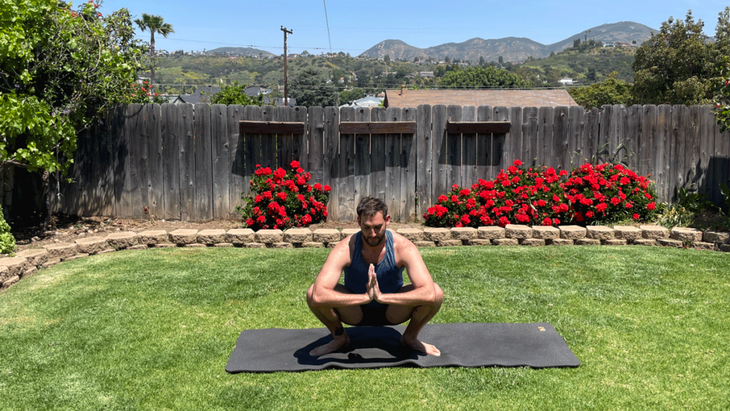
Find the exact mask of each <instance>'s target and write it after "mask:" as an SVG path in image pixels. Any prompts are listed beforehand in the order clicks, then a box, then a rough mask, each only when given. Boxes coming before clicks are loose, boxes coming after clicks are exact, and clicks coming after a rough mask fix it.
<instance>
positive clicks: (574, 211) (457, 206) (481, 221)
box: [423, 160, 656, 227]
mask: <svg viewBox="0 0 730 411" xmlns="http://www.w3.org/2000/svg"><path fill="white" fill-rule="evenodd" d="M521 166H522V162H521V161H520V160H515V162H514V163H513V165H512V166H510V167H509V168H507V171H506V172H505V171H504V170H501V171H500V173H499V174H498V175H497V178H496V179H495V180H493V181H485V180H482V179H480V180H479V181H478V182H477V183H476V184H474V185H473V186H472V187H471V189H467V188H462V187H459V186H458V185H454V186H453V187H452V190H451V192H450V193H448V194H445V195H441V196H439V198H438V201H437V203H436V204H435V205H434V206H433V207H429V208H428V210H427V211H426V212H425V213H424V214H423V218H424V219H425V223H426V225H429V226H435V227H478V226H491V225H499V226H502V227H504V226H506V225H507V224H525V225H545V226H552V225H559V224H563V223H571V224H576V223H577V224H581V225H587V224H591V223H593V222H606V221H618V220H621V219H627V218H633V219H634V220H637V221H638V220H641V221H646V220H650V219H651V218H653V217H654V216H655V214H656V211H655V209H656V201H655V198H656V193H655V192H654V190H653V188H652V187H651V181H649V180H648V179H646V178H645V177H642V176H638V175H637V174H636V173H634V172H633V171H631V170H629V169H627V168H625V167H623V166H621V165H610V164H601V165H598V166H595V167H594V166H593V165H591V164H584V165H582V166H581V167H579V168H578V169H575V170H573V172H572V173H570V175H568V172H567V171H565V170H563V171H560V173H557V172H556V171H555V170H554V169H553V168H548V167H540V168H532V167H530V168H527V169H525V168H521ZM564 178H567V180H565V179H564Z"/></svg>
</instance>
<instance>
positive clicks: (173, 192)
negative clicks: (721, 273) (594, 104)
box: [54, 104, 730, 221]
mask: <svg viewBox="0 0 730 411" xmlns="http://www.w3.org/2000/svg"><path fill="white" fill-rule="evenodd" d="M242 121H243V123H242ZM262 122H263V123H262ZM469 123H474V124H473V125H470V124H469ZM242 124H243V125H242ZM388 124H389V125H390V126H387V125H388ZM262 127H263V128H262ZM507 129H508V130H509V131H507ZM242 130H243V131H244V132H243V133H242V132H241V131H242ZM297 130H302V131H301V132H296V131H297ZM295 132H296V133H295ZM287 133H295V134H287ZM597 153H599V154H598V155H596V154H597ZM515 159H520V160H522V161H523V162H524V163H525V164H526V165H527V166H537V165H545V166H550V167H554V168H556V169H558V170H560V169H566V170H570V169H571V167H573V166H578V165H580V164H582V163H583V162H585V161H586V160H591V159H593V160H597V161H610V160H613V161H621V160H625V161H627V162H628V164H629V165H630V167H631V168H632V169H634V170H635V171H636V172H637V173H639V174H642V175H648V174H651V179H653V180H655V181H656V183H657V185H656V188H657V191H658V194H659V198H660V201H670V200H671V199H672V198H673V196H674V193H675V189H676V188H681V187H692V188H695V189H697V190H698V191H700V192H704V193H707V194H708V196H710V198H711V199H712V200H713V201H715V202H716V203H719V202H720V201H721V198H722V197H721V195H720V192H719V188H718V187H719V184H720V183H721V182H722V183H725V184H728V185H730V177H729V176H730V136H729V135H728V133H720V131H719V128H718V126H717V125H716V124H715V119H714V116H713V114H712V112H711V107H709V106H692V107H686V106H669V105H661V106H653V105H647V106H631V107H625V106H604V107H603V108H602V109H594V110H591V111H588V112H584V110H583V109H582V108H581V107H540V108H520V107H510V108H508V107H488V106H483V107H473V106H464V107H462V106H442V105H437V106H433V107H431V106H428V105H424V106H419V107H418V108H404V109H400V108H372V109H368V108H357V109H356V108H342V109H338V108H336V107H326V108H322V107H311V108H304V107H295V108H275V107H256V106H247V107H242V106H237V105H231V106H225V105H208V104H196V105H194V106H193V105H167V104H166V105H162V106H160V105H152V104H150V105H144V106H142V105H136V104H131V105H128V106H120V107H118V108H117V109H116V110H114V111H113V112H111V113H110V114H109V116H108V118H107V120H106V121H105V124H104V125H103V126H101V127H98V128H97V129H96V130H92V131H90V132H89V133H87V134H86V135H84V136H81V138H80V139H79V147H78V152H77V153H76V156H75V164H74V167H73V169H72V172H71V177H72V178H73V183H71V184H63V185H62V193H63V195H62V197H61V200H59V201H58V202H57V204H56V209H55V210H54V211H56V212H59V211H60V212H66V213H70V214H78V215H85V216H89V215H110V216H112V215H113V216H117V217H131V218H145V217H146V216H147V214H151V215H153V216H154V217H155V218H157V219H163V218H164V219H175V220H176V219H180V220H190V221H205V220H212V219H227V218H240V216H239V215H238V214H237V213H236V211H235V208H236V206H237V205H240V204H241V194H242V193H244V194H248V192H249V184H248V182H249V180H250V178H251V175H252V174H253V171H254V170H255V167H256V165H257V164H260V165H262V166H270V167H272V168H275V167H285V168H286V167H288V164H289V163H290V162H291V161H292V160H298V161H299V162H300V163H301V164H302V167H303V168H304V169H306V170H307V171H309V172H310V173H311V174H312V177H313V178H312V181H311V183H314V182H321V183H323V184H327V185H330V186H331V187H332V193H331V196H330V202H329V206H328V207H329V212H330V219H331V220H334V221H352V220H354V219H355V217H356V215H355V207H356V205H357V203H358V201H359V199H360V198H361V197H363V196H367V195H373V196H378V197H381V198H383V199H385V200H386V202H387V204H388V206H389V210H390V214H391V215H392V216H393V219H394V220H396V221H398V220H400V221H407V220H413V219H414V218H416V216H418V215H420V214H422V213H423V212H424V211H425V209H426V208H427V207H429V206H430V205H432V204H433V203H434V201H435V200H436V198H437V197H438V196H439V195H440V194H443V193H446V192H448V191H449V190H450V189H451V186H452V184H459V185H461V186H464V187H469V186H471V185H472V184H473V183H475V182H477V180H478V179H480V178H482V179H492V178H494V177H495V176H496V175H497V173H498V172H499V171H500V169H504V168H506V167H508V166H509V165H510V164H511V163H512V162H513V161H514V160H515Z"/></svg>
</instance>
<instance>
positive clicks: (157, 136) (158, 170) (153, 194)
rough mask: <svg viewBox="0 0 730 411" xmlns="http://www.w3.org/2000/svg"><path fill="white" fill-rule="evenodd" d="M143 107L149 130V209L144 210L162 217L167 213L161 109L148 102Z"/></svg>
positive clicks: (147, 133)
mask: <svg viewBox="0 0 730 411" xmlns="http://www.w3.org/2000/svg"><path fill="white" fill-rule="evenodd" d="M143 107H144V111H145V128H146V130H147V131H146V135H147V167H146V172H147V187H146V189H147V204H145V206H146V207H147V209H146V210H144V209H143V210H144V214H145V215H151V216H154V217H160V216H161V215H163V214H164V213H165V204H164V200H163V197H164V195H165V188H164V182H163V176H164V173H163V153H162V136H161V128H162V122H161V121H160V118H161V110H160V106H159V105H157V104H146V105H144V106H143Z"/></svg>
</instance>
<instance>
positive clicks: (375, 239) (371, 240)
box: [357, 211, 390, 247]
mask: <svg viewBox="0 0 730 411" xmlns="http://www.w3.org/2000/svg"><path fill="white" fill-rule="evenodd" d="M357 223H358V225H359V226H360V230H361V231H362V238H363V240H364V241H365V243H366V244H367V245H368V246H370V247H378V246H379V245H381V244H382V243H383V242H384V241H385V229H386V227H387V226H388V224H390V216H385V218H383V213H382V212H380V211H379V212H377V213H376V214H375V215H374V216H372V217H362V218H361V217H357Z"/></svg>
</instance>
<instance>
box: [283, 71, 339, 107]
mask: <svg viewBox="0 0 730 411" xmlns="http://www.w3.org/2000/svg"><path fill="white" fill-rule="evenodd" d="M328 77H329V76H328V75H327V73H326V72H325V71H320V70H318V69H316V68H314V67H307V68H305V69H302V70H300V71H299V72H297V73H295V74H294V76H293V78H292V80H291V86H290V89H289V94H290V95H291V97H293V98H295V99H296V100H297V104H298V105H301V106H305V107H312V106H321V107H326V106H335V105H337V97H338V94H337V88H336V87H335V85H334V84H332V82H331V81H329V78H328Z"/></svg>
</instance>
